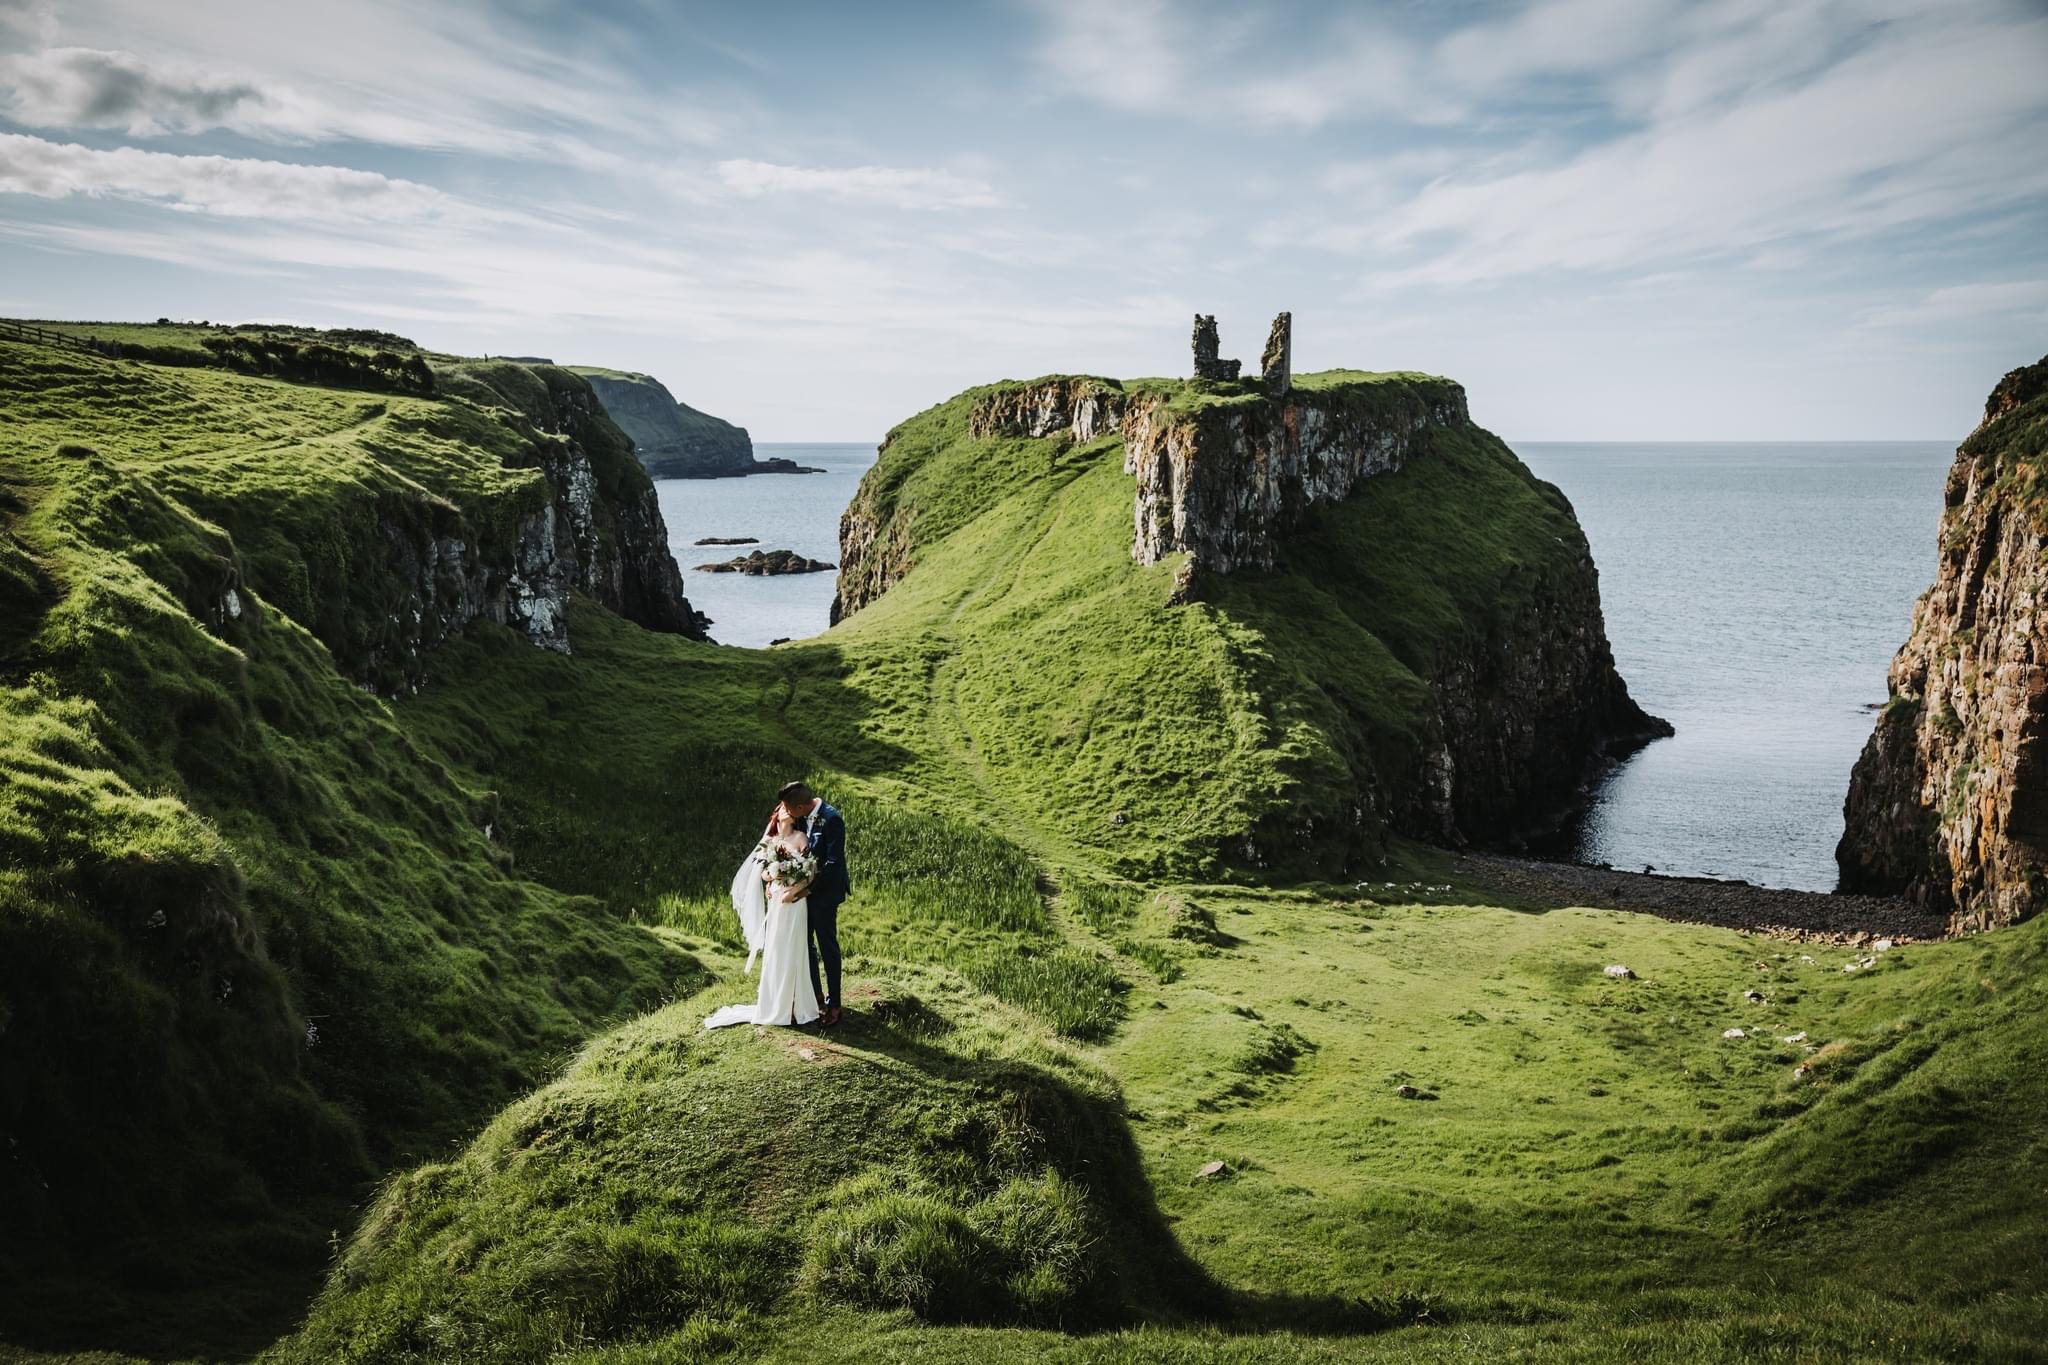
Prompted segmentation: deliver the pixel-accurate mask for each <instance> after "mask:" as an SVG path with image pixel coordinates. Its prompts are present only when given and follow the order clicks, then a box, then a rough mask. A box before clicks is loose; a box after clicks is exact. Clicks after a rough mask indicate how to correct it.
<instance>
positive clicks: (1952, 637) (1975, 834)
mask: <svg viewBox="0 0 2048 1365" xmlns="http://www.w3.org/2000/svg"><path fill="white" fill-rule="evenodd" d="M2044 457H2048V358H2044V359H2043V360H2041V361H2039V362H2037V363H2035V364H2033V365H2029V366H2026V367H2023V368H2021V369H2017V370H2014V371H2012V372H2011V373H2010V374H2007V375H2006V376H2005V377H2004V378H2003V379H2002V380H2000V381H1999V383H1998V386H1997V387H1996V388H1994V389H1993V390H1992V391H1991V396H1990V398H1989V399H1988V400H1987V401H1986V403H1985V405H1984V420H1983V422H1982V424H1980V425H1979V426H1978V428H1977V430H1976V431H1975V432H1973V433H1972V434H1971V435H1970V437H1969V439H1967V440H1966V441H1964V442H1963V444H1962V446H1961V448H1960V449H1958V450H1957V451H1956V458H1955V463H1954V464H1953V465H1952V466H1950V468H1949V475H1948V482H1947V485H1946V488H1945V491H1944V503H1945V506H1944V510H1943V512H1942V517H1941V533H1940V535H1941V539H1940V545H1941V561H1940V565H1939V567H1938V569H1937V570H1936V573H1935V579H1934V584H1933V586H1932V587H1930V588H1929V589H1928V590H1927V592H1926V593H1924V594H1923V595H1922V596H1921V598H1920V600H1919V602H1918V603H1917V604H1916V605H1915V607H1914V611H1913V629H1912V633H1911V635H1910V636H1909V637H1908V639H1907V641H1906V643H1905V646H1904V647H1903V648H1901V649H1900V650H1899V653H1898V655H1897V656H1896V657H1895V658H1894V659H1893V660H1892V666H1891V672H1890V693H1891V696H1890V700H1889V701H1888V702H1887V704H1886V706H1885V708H1884V710H1883V711H1882V712H1881V713H1880V714H1879V716H1878V721H1877V728H1876V730H1875V732H1874V733H1873V734H1872V735H1871V737H1870V741H1869V743H1868V744H1866V745H1865V746H1864V750H1863V754H1862V756H1861V757H1860V758H1858V759H1857V762H1856V767H1855V771H1854V772H1853V774H1852V775H1851V777H1850V780H1849V794H1848V798H1847V800H1846V801H1845V802H1844V803H1843V821H1844V830H1843V834H1842V841H1841V843H1840V845H1839V846H1838V847H1837V849H1836V853H1835V857H1836V861H1837V862H1838V864H1839V865H1840V867H1841V889H1842V890H1844V891H1852V892H1868V893H1881V894H1888V893H1898V894H1903V895H1905V896H1907V897H1909V898H1911V899H1912V900H1914V901H1915V902H1917V903H1919V904H1920V905H1922V906H1924V907H1926V908H1927V909H1929V910H1931V911H1934V912H1937V913H1940V914H1942V915H1945V916H1947V921H1948V928H1949V931H1950V932H1952V933H1966V932H1971V931H1975V930H1980V929H1990V928H1996V927H1998V926H2000V925H2005V924H2011V923H2014V922H2016V921H2019V920H2023V919H2026V918H2029V917H2030V916H2032V915H2034V914H2036V913H2038V912H2039V911H2040V910H2041V908H2042V906H2043V904H2044V900H2048V870H2044V869H2048V641H2044V640H2043V632H2044V631H2048V615H2044V614H2043V607H2044V605H2048V484H2044V482H2043V467H2042V461H2043V458H2044Z"/></svg>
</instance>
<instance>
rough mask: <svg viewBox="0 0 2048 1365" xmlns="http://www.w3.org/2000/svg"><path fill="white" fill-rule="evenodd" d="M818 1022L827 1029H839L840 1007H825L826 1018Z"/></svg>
mask: <svg viewBox="0 0 2048 1365" xmlns="http://www.w3.org/2000/svg"><path fill="white" fill-rule="evenodd" d="M818 1022H819V1023H821V1024H823V1025H824V1026H825V1027H826V1028H837V1027H838V1026H839V1006H837V1005H827V1006H826V1007H825V1017H824V1018H822V1019H820V1020H819V1021H818Z"/></svg>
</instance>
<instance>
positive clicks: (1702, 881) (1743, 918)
mask: <svg viewBox="0 0 2048 1365" xmlns="http://www.w3.org/2000/svg"><path fill="white" fill-rule="evenodd" d="M1451 875H1452V876H1453V878H1455V879H1456V880H1457V881H1459V882H1461V883H1465V884H1469V885H1472V886H1475V887H1478V888H1480V889H1483V890H1485V891H1487V892H1490V893H1491V894H1494V895H1497V896H1499V897H1501V898H1502V899H1503V900H1504V901H1506V902H1507V903H1509V904H1512V905H1527V906H1531V907H1536V908H1542V909H1548V910H1555V909H1562V908H1563V907H1565V906H1570V905H1584V906H1592V907H1594V908H1596V909H1601V910H1629V911H1633V912H1636V913H1638V914H1645V915H1655V916H1657V917H1658V918H1659V919H1668V920H1676V921H1679V922H1681V923H1685V924H1711V925H1714V926H1716V927H1717V928H1722V929H1739V930H1743V931H1745V932H1748V933H1756V934H1765V935H1769V936H1770V937H1773V938H1785V939H1792V940H1795V941H1800V942H1808V943H1851V944H1854V943H1862V942H1865V941H1867V940H1870V939H1875V938H1888V939H1890V940H1892V941H1893V942H1894V943H1912V942H1924V941H1927V940H1930V939H1938V938H1943V937H1946V934H1947V925H1946V923H1945V920H1944V917H1943V916H1942V915H1941V914H1939V913H1932V912H1929V911H1927V910H1924V909H1922V908H1921V907H1919V906H1917V905H1915V904H1914V903H1913V902H1911V901H1909V900H1905V899H1903V898H1901V897H1898V896H1864V895H1845V894H1841V893H1836V892H1827V891H1788V890H1783V889H1780V888H1777V887H1769V886H1756V885H1754V884H1752V883H1750V882H1745V881H1724V880H1722V879H1720V878H1716V877H1673V876H1666V875H1663V874H1661V873H1655V872H1623V871H1621V870H1620V869H1618V868H1612V867H1602V866H1598V865H1594V864H1587V863H1562V862H1548V861H1545V860H1543V859H1540V858H1522V857H1515V856H1512V855H1509V854H1503V853H1477V852H1464V853H1453V854H1452V855H1451Z"/></svg>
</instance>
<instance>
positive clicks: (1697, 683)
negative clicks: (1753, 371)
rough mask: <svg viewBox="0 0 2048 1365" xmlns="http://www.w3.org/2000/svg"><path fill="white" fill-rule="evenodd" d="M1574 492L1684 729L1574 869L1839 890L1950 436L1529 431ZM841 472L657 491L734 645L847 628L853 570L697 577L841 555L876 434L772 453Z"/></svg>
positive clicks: (1652, 675) (686, 569)
mask: <svg viewBox="0 0 2048 1365" xmlns="http://www.w3.org/2000/svg"><path fill="white" fill-rule="evenodd" d="M1512 444H1513V445H1514V449H1515V451H1516V453H1517V454H1519V455H1520V456H1521V457H1522V459H1523V461H1524V462H1525V463H1527V464H1528V465H1529V467H1530V468H1531V469H1533V470H1534V471H1535V472H1536V473H1537V475H1538V476H1540V477H1542V478H1545V479H1548V480H1549V481H1550V482H1552V483H1554V484H1556V485H1557V486H1558V487H1559V488H1561V489H1563V490H1564V492H1565V495H1566V496H1567V497H1569V498H1570V499H1571V502H1572V506H1573V508H1574V509H1575V510H1576V511H1577V513H1578V517H1579V522H1580V524H1581V525H1583V526H1584V527H1585V529H1586V536H1587V539H1588V540H1589V541H1590V542H1591V544H1592V547H1593V560H1594V563H1595V564H1596V565H1597V566H1598V568H1599V572H1600V595H1601V604H1602V607H1603V608H1604V611H1605V615H1606V619H1607V635H1608V639H1609V641H1610V642H1611V643H1612V645H1613V647H1614V658H1615V663H1616V665H1617V666H1618V667H1619V668H1620V670H1621V674H1622V676H1623V677H1624V678H1625V679H1627V681H1628V685H1629V690H1630V692H1631V693H1633V694H1634V696H1635V698H1636V700H1637V701H1638V702H1639V703H1640V704H1641V705H1642V706H1643V707H1644V708H1645V709H1646V710H1648V711H1650V712H1651V713H1652V714H1655V715H1659V716H1662V717H1664V718H1665V719H1666V720H1668V721H1670V722H1671V723H1672V725H1673V726H1674V727H1675V728H1676V730H1677V733H1676V734H1675V735H1674V736H1672V737H1671V738H1669V739H1660V740H1657V741H1654V742H1653V743H1651V744H1649V745H1646V746H1645V747H1643V748H1642V749H1641V750H1639V751H1637V752H1636V753H1635V754H1634V755H1633V756H1631V757H1630V758H1628V759H1627V760H1626V761H1624V762H1623V763H1622V764H1620V765H1619V766H1618V767H1617V768H1616V769H1615V770H1614V771H1613V772H1612V773H1611V774H1610V775H1609V776H1608V777H1607V779H1606V780H1605V781H1604V782H1603V783H1602V784H1601V786H1600V787H1599V789H1598V790H1597V791H1596V792H1595V793H1594V795H1593V798H1592V801H1591V802H1590V804H1589V805H1588V807H1587V809H1586V811H1585V812H1584V815H1583V817H1582V818H1580V819H1579V820H1577V821H1576V822H1574V823H1573V824H1572V825H1571V826H1569V827H1567V828H1566V829H1565V830H1563V831H1561V832H1560V834H1559V835H1558V837H1557V838H1556V839H1554V840H1553V841H1551V842H1550V843H1548V844H1547V845H1546V846H1545V847H1544V848H1543V849H1542V850H1541V851H1542V852H1544V853H1546V854H1549V855H1551V856H1556V857H1565V858H1572V859H1576V860H1579V861H1584V862H1593V863H1608V864H1611V865H1613V866H1615V867H1622V868H1629V869H1631V870H1641V869H1642V868H1644V867H1652V868H1654V869H1656V870H1657V871H1659V872H1665V873H1672V874H1678V875H1683V876H1709V877H1731V878H1741V879H1743V880H1745V881H1750V882H1754V883H1756V884H1758V885H1761V886H1777V887H1792V888H1796V889H1799V890H1807V891H1829V890H1833V889H1834V886H1835V876H1836V872H1835V857H1834V851H1835V843H1836V841H1837V840H1839V839H1840V838H1841V834H1842V798H1843V796H1844V795H1845V794H1846V793H1847V791H1848V786H1849V771H1850V769H1851V768H1852V767H1854V766H1855V762H1856V756H1857V755H1858V754H1859V753H1860V752H1861V751H1862V748H1863V743H1864V741H1865V740H1866V739H1868V738H1869V736H1870V731H1871V726H1872V724H1873V722H1874V720H1875V715H1876V709H1877V708H1878V707H1879V706H1880V705H1882V704H1883V702H1884V699H1885V670H1886V668H1887V666H1888V665H1889V664H1890V662H1891V658H1892V655H1893V654H1894V653H1895V652H1896V651H1897V650H1898V648H1899V646H1900V645H1901V644H1903V643H1905V639H1906V633H1907V631H1908V630H1909V629H1910V628H1911V625H1912V614H1913V601H1914V599H1915V598H1916V597H1917V596H1918V595H1919V594H1920V592H1921V590H1922V589H1924V588H1925V587H1926V586H1927V585H1928V584H1929V583H1930V582H1932V581H1933V578H1934V569H1935V555H1936V549H1935V533H1936V529H1937V524H1938V522H1939V520H1940V516H1941V490H1942V481H1943V479H1944V477H1945V475H1946V473H1947V470H1948V465H1949V461H1950V459H1951V458H1952V457H1953V453H1954V449H1953V446H1951V445H1948V444H1944V443H1942V442H1937V441H1888V442H1792V443H1742V444H1713V443H1641V442H1634V443H1631V442H1611V443H1597V444H1574V443H1563V442H1514V443H1512ZM756 449H757V451H758V453H759V454H760V455H761V456H762V457H763V458H766V457H770V456H777V455H780V456H786V457H788V458H790V459H793V460H795V461H797V462H798V463H799V464H806V465H813V466H816V467H819V468H822V469H824V470H825V471H826V472H825V473H823V474H773V475H755V476H751V477H748V478H743V479H679V480H662V481H659V482H658V483H657V484H656V488H657V489H658V491H659V494H660V498H661V509H662V514H663V516H664V517H665V518H666V520H667V522H668V528H669V537H670V543H671V545H672V546H673V547H674V549H675V553H676V561H677V563H679V564H681V565H682V566H683V578H684V584H685V591H686V592H687V593H688V595H689V598H690V601H691V603H692V605H694V606H695V607H696V608H697V609H698V610H700V611H702V612H704V613H706V614H707V615H709V616H710V617H711V619H712V626H711V635H712V638H713V639H715V640H718V641H720V642H721V643H724V644H730V645H746V646H761V645H766V644H768V643H769V642H770V641H772V640H775V639H780V638H783V637H789V638H802V637H804V636H807V635H815V634H817V633H818V632H819V631H822V630H824V629H825V624H826V620H827V617H828V614H829V612H830V609H831V603H832V589H833V582H834V575H832V574H830V573H820V574H807V575H800V576H791V577H778V578H750V577H746V576H743V575H740V574H712V573H704V572H701V571H699V570H697V569H695V568H694V567H693V566H694V565H698V564H702V563H706V562H708V561H711V560H714V559H729V558H731V557H732V556H734V555H735V554H741V553H745V552H746V551H747V550H750V549H753V548H756V547H753V546H739V547H734V548H726V547H716V546H697V545H695V544H694V543H693V542H695V541H696V540H697V539H698V538H699V537H703V536H754V537H756V538H758V539H759V540H760V542H761V544H760V546H759V547H758V548H761V549H790V550H795V551H796V552H798V553H799V554H802V555H806V556H809V557H810V558H813V559H820V560H824V561H825V562H827V563H833V562H836V561H837V559H838V557H839V545H838V539H839V514H840V513H841V512H842V511H844V510H845V508H846V505H847V503H848V502H849V501H851V500H852V497H853V494H854V490H855V488H856V487H858V485H859V483H860V477H861V475H862V474H863V473H864V472H865V471H866V470H867V468H868V467H869V466H870V465H872V464H873V463H874V460H875V447H874V445H873V444H870V443H848V444H803V445H793V444H784V445H770V444H765V443H764V444H762V445H760V446H757V447H756Z"/></svg>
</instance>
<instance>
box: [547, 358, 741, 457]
mask: <svg viewBox="0 0 2048 1365" xmlns="http://www.w3.org/2000/svg"><path fill="white" fill-rule="evenodd" d="M576 373H577V374H580V375H582V376H583V377H584V378H585V379H586V380H588V381H589V382H590V387H591V388H592V389H593V390H594V391H595V392H596V394H597V397H598V400H599V401H600V402H602V403H603V404H604V410H605V412H606V413H607V414H609V415H610V417H611V419H612V420H613V421H614V422H616V423H618V424H619V427H620V429H621V430H623V431H624V432H625V433H626V435H627V436H628V437H629V438H631V440H632V442H633V445H634V450H635V453H636V454H637V455H638V456H639V458H640V462H641V464H643V465H645V466H646V468H647V472H648V473H650V474H652V475H653V476H654V477H655V478H658V479H705V478H722V477H725V476H728V475H732V474H750V473H758V472H765V467H764V466H763V465H762V464H761V463H760V462H759V461H756V460H755V459H754V442H753V439H752V438H751V437H749V436H748V435H747V429H746V428H745V427H736V426H734V425H733V424H732V423H730V422H728V421H725V420H724V419H723V418H719V417H713V416H712V415H711V414H710V413H708V412H699V411H697V409H695V408H693V407H691V406H690V405H689V404H687V403H679V402H677V401H676V397H675V395H674V394H672V393H670V392H669V391H668V389H667V387H665V386H664V385H663V384H662V383H661V381H660V380H658V379H653V378H651V377H649V376H647V375H644V374H620V373H618V372H616V371H612V370H598V369H589V368H583V369H578V370H577V371H576Z"/></svg>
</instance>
